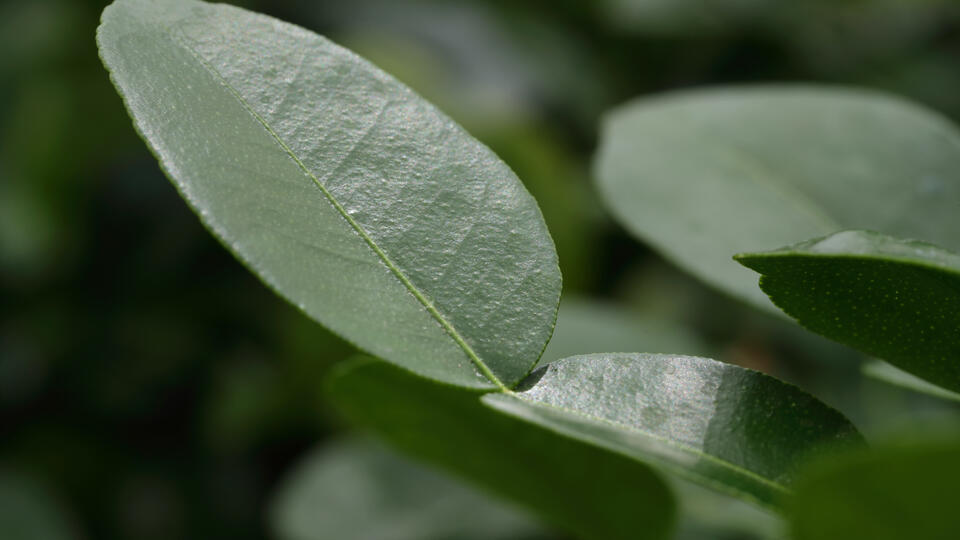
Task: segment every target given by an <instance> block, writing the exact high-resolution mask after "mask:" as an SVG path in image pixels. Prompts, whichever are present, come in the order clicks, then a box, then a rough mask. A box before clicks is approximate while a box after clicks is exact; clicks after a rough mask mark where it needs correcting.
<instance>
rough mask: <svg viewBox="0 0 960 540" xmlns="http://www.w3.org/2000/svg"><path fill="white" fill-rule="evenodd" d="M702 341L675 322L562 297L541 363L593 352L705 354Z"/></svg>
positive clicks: (601, 304) (705, 346)
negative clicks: (554, 325) (555, 324)
mask: <svg viewBox="0 0 960 540" xmlns="http://www.w3.org/2000/svg"><path fill="white" fill-rule="evenodd" d="M707 350H708V347H707V345H706V344H704V343H703V341H702V340H701V339H700V338H699V337H698V336H696V335H695V334H693V333H692V332H690V331H689V330H687V329H686V328H684V327H683V326H680V325H679V324H676V323H671V322H669V321H667V320H664V319H662V318H654V317H650V316H646V315H642V314H639V313H636V312H633V311H631V310H629V309H627V308H624V307H619V306H616V305H614V304H609V303H603V302H599V301H590V300H586V299H578V298H573V299H571V298H566V297H565V298H564V299H563V300H562V301H561V302H560V310H559V311H558V313H557V327H556V329H555V330H554V332H553V338H552V339H551V340H550V343H549V344H548V345H547V350H546V351H544V352H543V356H542V357H541V359H540V362H541V364H543V363H546V362H553V361H554V360H559V359H561V358H566V357H568V356H576V355H578V354H590V353H595V352H597V351H607V352H627V351H648V352H652V353H682V354H688V355H700V354H706V353H707Z"/></svg>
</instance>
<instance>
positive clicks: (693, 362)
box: [483, 353, 862, 509]
mask: <svg viewBox="0 0 960 540" xmlns="http://www.w3.org/2000/svg"><path fill="white" fill-rule="evenodd" d="M520 388H521V389H522V390H521V391H518V392H516V393H514V392H511V393H497V394H487V395H485V396H484V397H483V401H484V403H486V404H487V405H490V406H491V407H494V408H496V409H497V410H499V411H502V412H504V413H506V414H509V415H512V416H516V417H518V418H522V419H524V420H527V421H528V422H531V423H533V424H537V425H540V426H543V427H545V428H547V429H551V430H554V431H556V432H558V433H562V434H565V435H567V436H569V437H573V438H576V439H579V440H582V441H584V442H589V443H591V444H595V445H598V446H601V447H604V448H607V449H610V450H612V451H614V452H618V453H621V454H624V455H627V456H630V457H633V458H635V459H638V460H640V461H644V462H649V463H651V464H655V465H657V466H660V467H663V468H665V469H666V470H669V471H671V472H674V473H676V474H678V475H681V476H683V477H685V478H687V479H690V480H693V481H696V482H699V483H701V484H704V485H706V486H708V487H712V488H714V489H718V490H721V491H724V492H727V493H730V494H733V495H736V496H740V497H742V498H744V499H747V500H749V501H751V502H754V503H756V504H758V505H760V506H763V507H766V508H774V509H775V508H778V507H779V505H780V502H781V499H782V497H783V495H785V494H786V493H788V492H789V485H790V483H791V482H792V480H793V476H794V473H795V467H796V466H797V464H798V463H799V462H801V461H802V460H803V459H806V457H807V455H808V454H810V453H811V452H813V451H815V450H818V449H819V448H821V447H825V446H837V445H853V444H858V443H860V442H862V439H861V437H860V434H859V433H858V432H857V430H856V429H855V428H854V427H853V425H851V424H850V422H849V421H848V420H847V419H846V418H844V417H843V416H842V415H841V414H840V413H838V412H837V411H835V410H834V409H831V408H830V407H828V406H826V405H824V404H823V403H821V402H820V401H818V400H817V399H816V398H814V397H813V396H811V395H809V394H807V393H805V392H803V391H802V390H800V389H799V388H796V387H794V386H791V385H788V384H786V383H783V382H781V381H779V380H777V379H774V378H773V377H770V376H768V375H764V374H762V373H759V372H756V371H752V370H748V369H745V368H741V367H738V366H733V365H730V364H723V363H721V362H717V361H715V360H709V359H707V358H698V357H694V356H669V355H657V354H637V353H629V354H628V353H624V354H593V355H585V356H578V357H573V358H567V359H564V360H561V361H558V362H553V363H551V364H548V365H547V366H545V367H543V368H540V369H538V370H537V371H535V372H533V373H532V374H531V375H530V377H529V378H528V379H527V380H526V381H524V383H523V384H522V385H521V387H520Z"/></svg>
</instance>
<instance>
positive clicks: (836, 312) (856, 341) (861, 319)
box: [736, 231, 960, 391]
mask: <svg viewBox="0 0 960 540" xmlns="http://www.w3.org/2000/svg"><path fill="white" fill-rule="evenodd" d="M736 259H737V260H738V261H739V262H740V263H741V264H743V265H744V266H747V267H749V268H752V269H753V270H756V271H757V272H759V273H760V274H761V277H760V288H761V289H763V292H765V293H767V294H768V295H769V296H770V298H771V300H773V302H774V304H776V305H777V306H778V307H780V308H781V309H782V310H783V311H784V312H786V313H787V314H788V315H790V316H791V317H793V318H795V319H797V321H798V322H799V323H800V324H802V325H803V326H804V327H806V328H807V329H809V330H811V331H813V332H816V333H818V334H822V335H824V336H826V337H828V338H830V339H833V340H836V341H839V342H841V343H844V344H847V345H850V346H852V347H855V348H857V349H859V350H861V351H864V352H866V353H869V354H871V355H874V356H877V357H879V358H882V359H884V360H887V361H888V362H890V363H892V364H894V365H895V366H897V367H899V368H901V369H903V370H904V371H908V372H910V373H912V374H914V375H917V376H918V377H921V378H923V379H925V380H927V381H930V382H932V383H934V384H938V385H940V386H943V387H945V388H949V389H950V390H954V391H958V390H960V255H958V254H956V253H951V252H949V251H947V250H944V249H941V248H939V247H937V246H934V245H932V244H927V243H925V242H916V241H912V240H902V239H899V238H894V237H890V236H886V235H882V234H877V233H873V232H868V231H843V232H839V233H836V234H833V235H830V236H827V237H825V238H816V239H813V240H809V241H806V242H801V243H799V244H796V245H792V246H787V247H784V248H781V249H778V250H774V251H769V252H764V253H748V254H741V255H737V257H736Z"/></svg>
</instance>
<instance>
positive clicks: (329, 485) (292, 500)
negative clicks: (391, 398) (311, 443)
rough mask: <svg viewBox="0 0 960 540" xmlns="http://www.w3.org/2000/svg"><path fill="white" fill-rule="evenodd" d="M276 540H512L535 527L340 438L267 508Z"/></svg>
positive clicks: (534, 533)
mask: <svg viewBox="0 0 960 540" xmlns="http://www.w3.org/2000/svg"><path fill="white" fill-rule="evenodd" d="M271 516H272V523H273V530H274V531H275V533H276V537H277V538H280V539H283V540H326V539H329V538H336V539H338V540H371V539H376V540H449V539H451V538H457V539H459V540H518V539H520V538H527V539H530V538H535V537H539V535H540V534H542V533H543V527H542V526H540V525H539V524H537V523H535V522H534V521H532V520H531V519H530V518H528V517H526V516H524V515H523V514H521V513H519V512H517V511H516V510H514V509H512V508H510V507H508V506H506V505H504V504H503V503H500V502H499V501H495V500H493V499H491V498H490V497H488V496H486V495H484V494H482V493H479V492H477V491H476V490H474V489H471V488H469V487H467V486H465V485H463V484H461V483H459V482H457V481H455V480H453V479H451V478H448V477H447V476H445V475H443V474H439V473H437V472H435V471H433V470H431V469H429V468H427V467H424V466H422V465H419V464H417V463H414V462H412V461H410V460H407V459H404V458H402V457H400V456H398V455H396V454H394V453H392V452H390V451H388V450H387V449H385V448H383V447H382V446H381V445H380V444H377V443H376V442H375V441H371V440H368V439H364V438H348V439H342V440H339V441H333V442H332V443H327V444H325V445H324V446H323V447H321V448H318V449H316V450H315V451H313V452H311V453H310V454H308V455H307V456H306V457H305V458H304V459H303V460H301V462H300V463H298V464H297V465H296V466H295V467H294V468H293V470H292V471H290V473H288V474H287V478H286V480H285V481H284V483H283V485H282V486H281V488H280V491H279V492H278V493H277V495H276V497H275V499H274V501H273V505H272V508H271Z"/></svg>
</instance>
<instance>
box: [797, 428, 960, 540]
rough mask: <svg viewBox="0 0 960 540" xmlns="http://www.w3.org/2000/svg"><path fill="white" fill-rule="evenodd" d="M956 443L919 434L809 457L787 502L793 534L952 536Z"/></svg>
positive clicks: (958, 468)
mask: <svg viewBox="0 0 960 540" xmlns="http://www.w3.org/2000/svg"><path fill="white" fill-rule="evenodd" d="M957 456H960V444H958V443H957V442H955V441H954V442H949V441H938V442H918V441H914V442H913V443H912V444H910V445H909V446H903V445H899V446H895V447H884V448H879V447H878V448H876V449H874V450H873V451H872V452H856V453H852V454H849V455H843V456H840V457H836V458H834V459H830V460H825V461H823V462H821V463H818V464H815V465H813V466H812V467H810V468H809V470H807V471H805V473H804V474H803V475H802V476H801V479H800V480H799V481H798V484H797V491H796V496H795V497H794V499H793V500H792V501H791V503H790V507H789V509H790V515H791V530H792V533H793V534H792V538H795V539H797V540H848V539H850V538H870V539H872V540H902V539H904V538H917V539H921V538H922V539H923V540H953V539H955V538H956V537H957V531H960V517H958V516H957V511H956V500H955V499H954V498H953V496H952V494H954V493H956V490H957V486H958V485H960V463H958V461H957Z"/></svg>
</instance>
